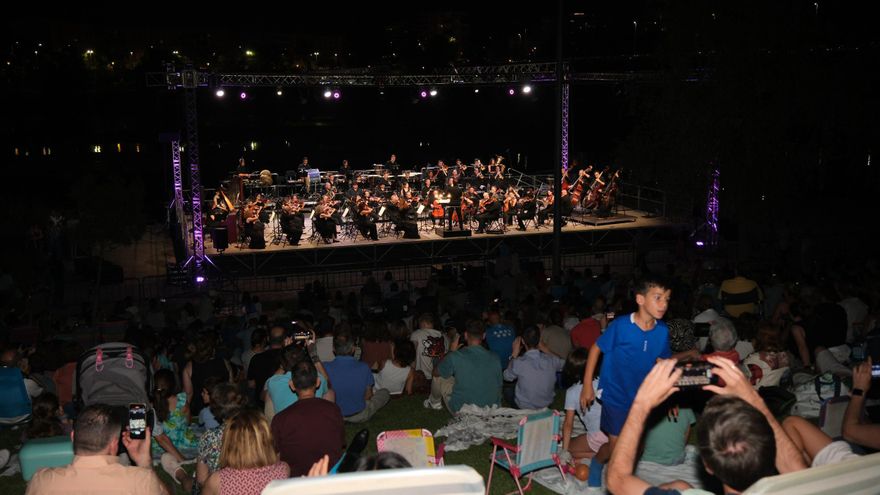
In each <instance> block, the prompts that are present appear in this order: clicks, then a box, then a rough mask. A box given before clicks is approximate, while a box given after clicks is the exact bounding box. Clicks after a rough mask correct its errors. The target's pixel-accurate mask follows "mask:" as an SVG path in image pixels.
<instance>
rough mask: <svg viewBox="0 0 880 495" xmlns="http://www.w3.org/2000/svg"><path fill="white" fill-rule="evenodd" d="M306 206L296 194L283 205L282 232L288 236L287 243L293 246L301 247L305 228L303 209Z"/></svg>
mask: <svg viewBox="0 0 880 495" xmlns="http://www.w3.org/2000/svg"><path fill="white" fill-rule="evenodd" d="M303 206H305V204H304V203H303V202H302V201H300V199H299V196H298V195H296V194H294V195H293V196H290V197H289V198H286V199H285V200H284V203H283V204H282V205H281V231H282V232H284V233H285V234H286V235H287V242H288V243H290V245H291V246H299V241H300V239H301V238H302V235H303V228H304V227H305V217H304V216H303V213H302V209H303Z"/></svg>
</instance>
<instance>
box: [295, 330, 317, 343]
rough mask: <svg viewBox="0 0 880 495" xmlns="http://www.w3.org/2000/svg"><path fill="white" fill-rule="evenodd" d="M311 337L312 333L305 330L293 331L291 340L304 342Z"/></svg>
mask: <svg viewBox="0 0 880 495" xmlns="http://www.w3.org/2000/svg"><path fill="white" fill-rule="evenodd" d="M311 337H312V334H311V333H309V332H306V331H298V332H293V341H294V342H305V341H306V340H309V339H310V338H311Z"/></svg>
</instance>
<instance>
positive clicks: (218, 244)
mask: <svg viewBox="0 0 880 495" xmlns="http://www.w3.org/2000/svg"><path fill="white" fill-rule="evenodd" d="M211 239H213V240H214V249H216V250H217V251H222V250H223V249H227V248H228V247H229V231H228V230H226V227H217V228H216V229H214V231H213V232H212V233H211Z"/></svg>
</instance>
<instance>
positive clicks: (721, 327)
mask: <svg viewBox="0 0 880 495" xmlns="http://www.w3.org/2000/svg"><path fill="white" fill-rule="evenodd" d="M736 342H737V337H736V328H734V326H733V322H732V321H730V320H728V319H727V318H719V319H718V320H716V321H715V322H713V323H712V324H710V325H709V344H711V345H712V352H711V353H709V354H703V356H702V358H703V359H706V358H708V357H710V356H717V357H723V358H725V359H729V360H731V361H733V362H734V363H738V362H739V361H740V359H741V357H740V355H739V353H738V352H736V349H735V348H736Z"/></svg>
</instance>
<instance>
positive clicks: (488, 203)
mask: <svg viewBox="0 0 880 495" xmlns="http://www.w3.org/2000/svg"><path fill="white" fill-rule="evenodd" d="M500 213H501V205H500V204H499V202H498V200H496V199H495V197H494V196H492V195H491V194H490V193H489V192H484V193H483V199H482V201H480V206H479V209H478V210H477V216H476V218H477V222H479V223H480V225H479V227H478V228H477V233H478V234H483V233H485V232H486V224H487V223H489V222H491V221H492V220H496V219H497V218H498V216H499V214H500Z"/></svg>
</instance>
